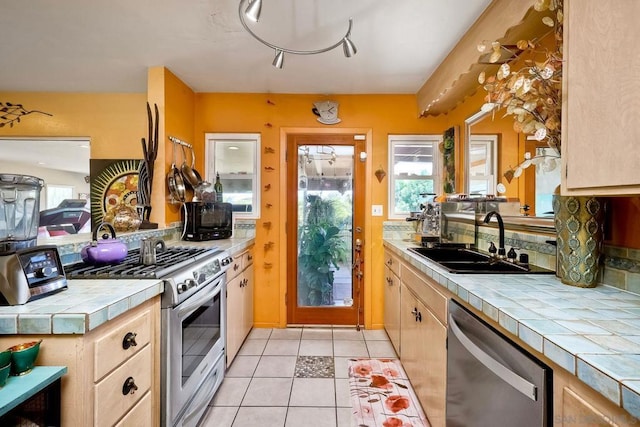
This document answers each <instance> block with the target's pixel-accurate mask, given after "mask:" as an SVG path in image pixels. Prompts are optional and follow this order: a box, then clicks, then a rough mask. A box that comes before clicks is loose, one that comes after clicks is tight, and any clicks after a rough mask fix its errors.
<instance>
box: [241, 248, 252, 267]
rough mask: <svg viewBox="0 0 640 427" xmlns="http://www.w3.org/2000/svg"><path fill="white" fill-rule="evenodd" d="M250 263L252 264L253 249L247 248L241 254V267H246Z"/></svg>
mask: <svg viewBox="0 0 640 427" xmlns="http://www.w3.org/2000/svg"><path fill="white" fill-rule="evenodd" d="M251 264H253V249H249V250H248V251H246V252H244V253H243V254H242V269H243V270H244V269H246V268H247V267H249V266H250V265H251Z"/></svg>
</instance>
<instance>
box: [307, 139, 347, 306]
mask: <svg viewBox="0 0 640 427" xmlns="http://www.w3.org/2000/svg"><path fill="white" fill-rule="evenodd" d="M353 158H354V147H353V146H324V145H303V146H299V147H298V165H299V166H298V197H297V199H298V206H297V209H298V230H297V235H298V284H297V287H298V292H297V294H298V306H301V307H309V306H311V307H318V306H330V307H345V306H346V307H350V306H352V305H353V292H352V283H351V265H352V264H353V261H352V253H351V252H352V251H351V241H352V235H351V230H352V229H353V182H352V179H353Z"/></svg>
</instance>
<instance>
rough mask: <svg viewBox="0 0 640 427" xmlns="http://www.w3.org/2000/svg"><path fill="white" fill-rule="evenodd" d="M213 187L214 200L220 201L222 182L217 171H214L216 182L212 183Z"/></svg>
mask: <svg viewBox="0 0 640 427" xmlns="http://www.w3.org/2000/svg"><path fill="white" fill-rule="evenodd" d="M213 189H214V190H215V191H216V202H222V183H221V182H220V174H219V173H218V172H216V182H215V184H213Z"/></svg>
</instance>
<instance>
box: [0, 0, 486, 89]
mask: <svg viewBox="0 0 640 427" xmlns="http://www.w3.org/2000/svg"><path fill="white" fill-rule="evenodd" d="M490 1H491V0H446V1H444V0H349V1H347V0H342V1H339V0H268V1H264V2H263V8H262V16H261V19H260V22H259V23H257V24H253V26H252V28H253V29H254V31H255V32H256V33H257V34H259V35H260V36H261V37H263V38H265V39H266V40H268V41H270V42H272V43H274V44H277V45H281V46H284V47H287V48H293V49H299V50H308V49H317V48H321V47H325V46H327V45H330V44H333V43H335V42H337V41H339V40H340V39H341V38H342V37H343V36H344V34H345V32H346V30H347V24H348V19H349V17H352V18H353V21H354V24H353V30H352V36H351V39H352V41H353V42H354V44H355V45H356V46H357V48H358V53H357V55H355V56H354V57H352V58H345V57H344V55H343V53H342V49H341V48H338V49H335V50H333V51H331V52H328V53H324V54H320V55H311V56H294V55H287V56H286V57H285V63H284V68H283V69H282V70H278V69H276V68H274V67H273V66H272V65H271V62H272V60H273V56H274V52H273V51H272V50H271V49H269V48H268V47H266V46H264V45H262V44H260V43H259V42H258V41H256V40H255V39H253V38H252V37H251V36H250V35H249V34H248V33H247V32H246V31H245V30H244V29H243V28H242V26H241V24H240V21H239V18H238V1H237V0H133V1H132V0H109V1H106V0H29V1H8V0H7V1H3V2H2V13H1V14H0V40H2V43H0V58H1V61H2V66H0V91H61V92H145V91H146V89H147V70H148V68H149V67H152V66H160V65H162V66H166V67H167V68H169V69H170V70H171V71H172V72H173V73H175V74H176V75H177V76H178V77H179V78H180V79H182V80H183V81H184V82H185V83H186V84H187V85H189V86H190V87H191V88H192V89H193V90H194V91H196V92H247V93H250V92H257V93H268V92H272V93H319V94H331V93H335V94H338V93H339V94H351V93H411V94H413V93H416V92H417V91H418V89H419V88H420V87H421V86H422V85H423V83H424V82H425V81H426V79H427V78H428V77H429V76H430V74H431V73H432V72H433V71H434V70H435V68H436V67H437V66H438V65H439V64H440V62H441V61H442V60H443V59H444V58H445V56H446V55H447V53H448V52H449V51H450V50H451V48H452V47H453V46H454V45H455V44H456V42H457V41H458V40H459V39H460V38H461V37H462V35H463V34H464V33H465V32H466V30H467V29H468V28H469V27H470V26H471V24H472V23H473V22H474V21H475V20H476V18H477V17H478V16H479V15H480V14H481V13H482V11H483V10H484V9H485V8H486V6H487V5H488V4H489V3H490ZM452 78H454V77H453V76H452Z"/></svg>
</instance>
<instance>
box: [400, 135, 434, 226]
mask: <svg viewBox="0 0 640 427" xmlns="http://www.w3.org/2000/svg"><path fill="white" fill-rule="evenodd" d="M441 141H442V135H389V172H390V173H389V218H404V217H406V216H408V215H409V212H412V211H417V210H420V203H423V202H424V201H425V198H424V196H421V195H420V194H424V193H437V192H439V191H440V190H441V188H440V186H441V183H440V157H441V156H439V155H438V154H439V153H440V151H439V150H438V144H440V142H441Z"/></svg>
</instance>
